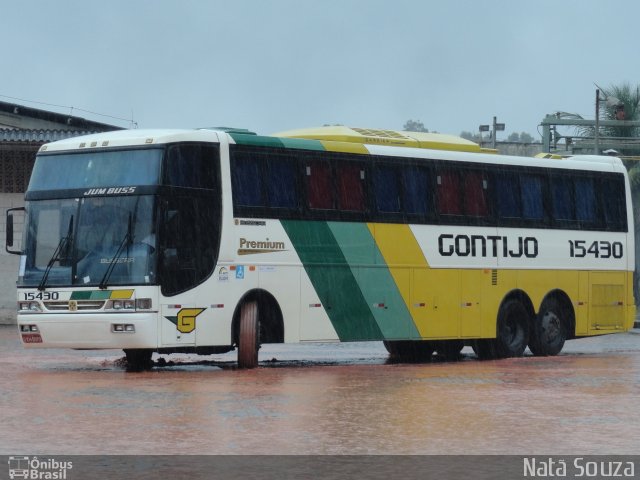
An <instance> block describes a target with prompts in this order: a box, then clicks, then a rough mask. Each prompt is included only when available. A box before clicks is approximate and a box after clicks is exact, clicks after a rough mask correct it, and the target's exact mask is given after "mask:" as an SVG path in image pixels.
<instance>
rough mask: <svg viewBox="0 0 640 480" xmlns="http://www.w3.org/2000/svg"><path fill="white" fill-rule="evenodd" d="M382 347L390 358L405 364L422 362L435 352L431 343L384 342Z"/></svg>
mask: <svg viewBox="0 0 640 480" xmlns="http://www.w3.org/2000/svg"><path fill="white" fill-rule="evenodd" d="M383 344H384V347H385V348H386V349H387V352H389V356H390V358H392V359H394V360H402V361H406V362H424V361H427V360H430V359H431V356H432V355H433V352H434V350H435V348H434V346H433V343H432V342H427V341H422V340H385V341H384V342H383Z"/></svg>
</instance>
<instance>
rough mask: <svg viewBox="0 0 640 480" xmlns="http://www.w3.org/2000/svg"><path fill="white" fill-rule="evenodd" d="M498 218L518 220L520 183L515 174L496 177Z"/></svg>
mask: <svg viewBox="0 0 640 480" xmlns="http://www.w3.org/2000/svg"><path fill="white" fill-rule="evenodd" d="M495 182H496V183H495V187H496V199H497V208H498V216H499V217H500V218H518V217H520V216H521V215H522V212H521V209H520V182H519V181H518V176H517V175H515V174H513V173H506V172H505V173H498V174H497V175H496V177H495Z"/></svg>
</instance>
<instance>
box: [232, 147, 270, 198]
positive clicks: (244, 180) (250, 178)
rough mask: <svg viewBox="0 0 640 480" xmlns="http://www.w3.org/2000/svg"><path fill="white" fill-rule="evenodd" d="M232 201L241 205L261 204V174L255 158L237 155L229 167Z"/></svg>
mask: <svg viewBox="0 0 640 480" xmlns="http://www.w3.org/2000/svg"><path fill="white" fill-rule="evenodd" d="M231 183H232V188H233V203H234V204H235V205H241V206H253V207H255V206H262V205H264V200H263V197H262V174H261V172H260V165H259V164H258V161H257V159H256V158H251V157H248V156H238V157H237V158H235V161H234V162H233V165H232V168H231Z"/></svg>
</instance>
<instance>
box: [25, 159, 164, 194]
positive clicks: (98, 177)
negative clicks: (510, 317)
mask: <svg viewBox="0 0 640 480" xmlns="http://www.w3.org/2000/svg"><path fill="white" fill-rule="evenodd" d="M163 154H164V150H163V149H162V148H147V149H130V150H111V151H109V150H105V151H94V152H91V151H88V152H80V153H63V154H46V155H42V154H40V155H38V157H37V159H36V163H35V165H34V167H33V173H32V175H31V181H30V182H29V192H34V191H39V190H50V189H55V190H70V189H82V188H98V187H111V186H126V185H155V184H157V183H158V181H159V178H160V165H161V163H162V156H163Z"/></svg>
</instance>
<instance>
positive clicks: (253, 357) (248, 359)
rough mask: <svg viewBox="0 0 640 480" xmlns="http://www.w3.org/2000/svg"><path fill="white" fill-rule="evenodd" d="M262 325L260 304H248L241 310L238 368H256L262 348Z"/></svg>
mask: <svg viewBox="0 0 640 480" xmlns="http://www.w3.org/2000/svg"><path fill="white" fill-rule="evenodd" d="M259 334H260V323H259V321H258V302H248V303H245V304H243V305H242V307H241V309H240V332H239V335H238V367H239V368H256V367H257V366H258V349H259V348H260V340H259Z"/></svg>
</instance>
